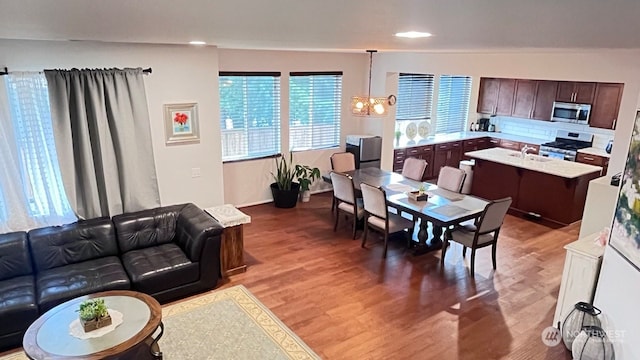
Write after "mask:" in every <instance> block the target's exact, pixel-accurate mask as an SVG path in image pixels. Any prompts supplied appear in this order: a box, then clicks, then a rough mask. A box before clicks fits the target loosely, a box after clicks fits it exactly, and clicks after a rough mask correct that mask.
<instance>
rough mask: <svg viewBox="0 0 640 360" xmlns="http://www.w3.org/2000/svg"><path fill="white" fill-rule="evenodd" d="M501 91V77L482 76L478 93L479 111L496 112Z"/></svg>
mask: <svg viewBox="0 0 640 360" xmlns="http://www.w3.org/2000/svg"><path fill="white" fill-rule="evenodd" d="M498 91H500V79H494V78H484V77H483V78H480V92H479V94H478V109H477V110H478V112H479V113H483V114H494V113H495V109H496V103H497V102H498Z"/></svg>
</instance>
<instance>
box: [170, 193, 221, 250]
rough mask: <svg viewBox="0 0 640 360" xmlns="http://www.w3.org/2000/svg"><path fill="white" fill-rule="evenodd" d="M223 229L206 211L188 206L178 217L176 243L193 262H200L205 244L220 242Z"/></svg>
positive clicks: (191, 205) (192, 205)
mask: <svg viewBox="0 0 640 360" xmlns="http://www.w3.org/2000/svg"><path fill="white" fill-rule="evenodd" d="M223 229H224V228H223V227H222V225H220V223H219V222H218V221H216V219H214V218H213V217H211V216H210V215H209V214H207V213H206V212H205V211H204V210H202V209H200V208H199V207H197V206H196V205H194V204H187V205H186V206H185V207H184V208H182V210H181V211H180V214H179V215H178V220H177V223H176V235H175V242H176V243H177V244H178V245H179V246H180V247H181V248H182V250H183V251H184V252H185V254H186V255H187V256H188V257H189V259H190V260H191V261H193V262H199V261H200V259H201V258H202V252H203V248H204V247H205V242H206V241H217V242H220V237H221V236H222V231H223ZM218 248H219V245H218ZM218 256H219V254H218Z"/></svg>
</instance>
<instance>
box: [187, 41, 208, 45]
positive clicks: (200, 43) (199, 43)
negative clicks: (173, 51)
mask: <svg viewBox="0 0 640 360" xmlns="http://www.w3.org/2000/svg"><path fill="white" fill-rule="evenodd" d="M189 44H191V45H207V43H206V42H204V41H200V40H194V41H189Z"/></svg>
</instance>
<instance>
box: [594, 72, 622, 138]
mask: <svg viewBox="0 0 640 360" xmlns="http://www.w3.org/2000/svg"><path fill="white" fill-rule="evenodd" d="M623 89H624V84H614V83H598V85H597V86H596V93H595V98H594V101H593V105H592V107H591V114H590V115H589V126H591V127H596V128H602V129H615V128H616V122H617V120H618V111H619V110H620V100H622V90H623Z"/></svg>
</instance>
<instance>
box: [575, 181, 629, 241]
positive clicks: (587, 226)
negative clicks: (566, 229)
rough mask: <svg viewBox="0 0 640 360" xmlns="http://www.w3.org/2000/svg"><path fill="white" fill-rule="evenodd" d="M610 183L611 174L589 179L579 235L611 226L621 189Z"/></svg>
mask: <svg viewBox="0 0 640 360" xmlns="http://www.w3.org/2000/svg"><path fill="white" fill-rule="evenodd" d="M610 183H611V176H603V177H599V178H597V179H593V180H591V181H589V190H588V191H587V200H586V201H585V203H584V212H583V213H582V223H581V224H580V235H578V236H579V237H583V236H587V235H589V234H592V233H594V232H596V231H600V230H602V229H603V228H605V227H610V226H611V223H612V222H613V213H614V211H615V210H616V201H617V200H618V192H619V191H620V189H619V187H617V186H612V185H611V184H610Z"/></svg>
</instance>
